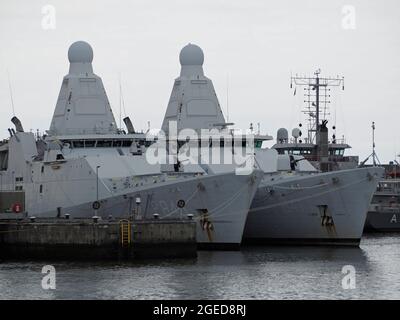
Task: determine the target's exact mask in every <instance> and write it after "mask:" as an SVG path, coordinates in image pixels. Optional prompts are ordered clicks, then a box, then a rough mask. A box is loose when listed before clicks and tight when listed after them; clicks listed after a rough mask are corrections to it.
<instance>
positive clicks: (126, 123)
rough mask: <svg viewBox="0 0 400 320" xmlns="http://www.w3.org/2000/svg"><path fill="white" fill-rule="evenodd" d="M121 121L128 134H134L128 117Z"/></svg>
mask: <svg viewBox="0 0 400 320" xmlns="http://www.w3.org/2000/svg"><path fill="white" fill-rule="evenodd" d="M123 120H124V123H125V126H126V128H127V129H128V133H135V128H134V127H133V124H132V121H131V119H130V118H129V117H125V118H124V119H123Z"/></svg>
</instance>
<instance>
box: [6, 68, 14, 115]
mask: <svg viewBox="0 0 400 320" xmlns="http://www.w3.org/2000/svg"><path fill="white" fill-rule="evenodd" d="M7 78H8V88H9V90H10V98H11V107H12V113H13V116H14V117H15V108H14V99H13V93H12V87H11V80H10V73H9V72H8V70H7Z"/></svg>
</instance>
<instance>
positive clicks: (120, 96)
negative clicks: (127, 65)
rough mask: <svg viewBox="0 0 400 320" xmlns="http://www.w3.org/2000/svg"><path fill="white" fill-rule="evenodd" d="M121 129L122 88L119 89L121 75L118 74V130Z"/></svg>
mask: <svg viewBox="0 0 400 320" xmlns="http://www.w3.org/2000/svg"><path fill="white" fill-rule="evenodd" d="M121 128H122V87H121V73H120V74H119V129H121Z"/></svg>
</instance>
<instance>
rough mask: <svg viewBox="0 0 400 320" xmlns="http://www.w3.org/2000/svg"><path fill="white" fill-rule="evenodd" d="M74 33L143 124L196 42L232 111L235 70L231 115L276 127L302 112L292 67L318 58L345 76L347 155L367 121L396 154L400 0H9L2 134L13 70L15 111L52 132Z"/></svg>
mask: <svg viewBox="0 0 400 320" xmlns="http://www.w3.org/2000/svg"><path fill="white" fill-rule="evenodd" d="M46 5H50V6H53V7H54V9H55V25H54V27H55V28H52V26H53V25H52V24H51V21H50V22H49V20H47V19H46V17H48V15H46V13H45V14H43V13H42V10H45V12H48V11H46ZM346 6H347V7H346ZM349 6H350V7H349ZM43 7H45V9H43ZM353 9H354V11H352V10H353ZM353 12H354V13H355V15H353V14H352V13H353ZM49 26H50V27H49ZM76 40H85V41H87V42H89V43H90V44H91V45H92V47H93V50H94V61H93V67H94V72H95V73H96V74H97V75H99V76H101V77H102V79H103V82H104V85H105V87H106V91H107V94H108V97H109V99H110V103H111V105H112V107H113V109H114V113H115V116H116V118H119V97H120V95H119V80H118V79H119V75H120V74H121V77H122V87H123V94H124V98H125V105H126V111H127V113H128V115H130V117H131V119H132V120H133V122H134V125H135V127H137V128H142V129H145V128H146V127H147V121H150V122H151V126H152V127H155V128H159V127H160V126H161V122H162V119H163V116H164V112H165V109H166V106H167V103H168V99H169V95H170V92H171V89H172V84H173V79H174V78H176V77H177V76H178V75H179V71H180V65H179V59H178V56H179V51H180V49H181V48H182V47H183V46H184V45H186V44H187V43H189V42H191V43H195V44H197V45H199V46H200V47H202V49H203V51H204V54H205V63H204V71H205V74H206V76H208V77H209V78H211V79H212V80H213V83H214V86H215V89H216V91H217V95H218V97H219V100H220V104H221V106H222V107H223V111H224V112H225V113H226V96H227V90H226V88H227V78H228V79H229V120H230V121H231V122H235V124H236V127H238V128H243V129H245V128H248V127H249V124H250V123H251V122H253V123H254V124H256V123H257V122H260V123H261V130H262V132H264V133H269V134H271V135H273V136H274V137H275V136H276V130H277V129H278V128H279V127H286V128H288V129H290V130H291V129H292V128H293V127H295V126H297V125H298V123H299V121H301V122H303V123H304V121H302V120H301V119H302V115H301V112H300V111H301V109H302V107H303V105H302V103H301V98H299V97H298V96H297V97H294V96H293V90H291V89H290V88H289V84H290V75H291V72H292V73H293V74H295V73H299V74H311V75H312V74H313V72H314V71H315V70H316V69H317V68H321V69H322V73H323V75H326V76H336V75H340V76H344V77H345V91H343V92H339V91H338V92H334V93H333V97H332V100H334V103H333V104H332V105H331V114H332V115H334V114H336V126H337V135H338V136H341V135H342V134H344V135H345V136H346V139H347V142H348V143H349V144H350V145H352V147H353V149H352V150H350V152H348V154H357V155H359V156H360V158H364V157H366V156H367V155H368V154H370V153H371V140H370V139H371V138H370V136H371V128H370V127H371V121H375V122H376V127H377V131H376V144H377V153H378V155H379V157H380V159H381V161H382V162H387V161H389V160H393V159H394V156H395V155H396V154H399V153H400V125H399V122H400V109H399V106H400V1H398V0H384V1H378V0H368V1H365V0H361V1H354V0H348V1H341V0H330V1H320V0H319V1H318V0H301V1H298V0H297V1H294V0H292V1H289V0H279V1H266V0H246V1H244V0H230V1H223V0H202V1H189V0H160V1H152V0H142V1H129V2H128V1H122V0H120V1H116V0H113V1H111V0H110V1H104V0H103V1H99V0H96V1H94V0H92V1H87V0H85V1H82V0H75V1H74V0H68V1H54V0H46V1H33V0H26V1H23V0H1V1H0V108H1V114H0V115H1V116H0V130H1V131H0V132H1V133H0V137H1V138H6V137H7V128H9V127H12V125H11V123H10V121H9V119H10V118H11V117H12V108H11V101H10V91H9V86H8V80H7V70H8V72H9V75H10V79H11V85H12V91H13V98H14V105H15V112H16V115H17V116H18V117H19V118H20V119H21V120H22V123H23V125H24V127H25V129H26V130H29V129H34V130H36V129H40V130H41V131H44V130H46V129H48V128H49V126H50V121H51V117H52V115H53V111H54V107H55V103H56V100H57V96H58V93H59V89H60V86H61V81H62V77H63V76H64V75H65V74H67V73H68V59H67V51H68V47H69V45H70V44H71V43H72V42H74V41H76ZM335 110H336V111H335ZM333 122H335V121H334V119H332V121H331V123H333ZM360 160H362V159H360Z"/></svg>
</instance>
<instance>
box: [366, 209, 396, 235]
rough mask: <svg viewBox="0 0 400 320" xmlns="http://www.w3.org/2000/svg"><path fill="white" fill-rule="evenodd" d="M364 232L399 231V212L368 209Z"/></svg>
mask: <svg viewBox="0 0 400 320" xmlns="http://www.w3.org/2000/svg"><path fill="white" fill-rule="evenodd" d="M364 231H365V232H400V212H398V211H397V212H393V211H392V212H390V211H386V212H385V211H369V212H368V214H367V221H366V222H365V227H364Z"/></svg>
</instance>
